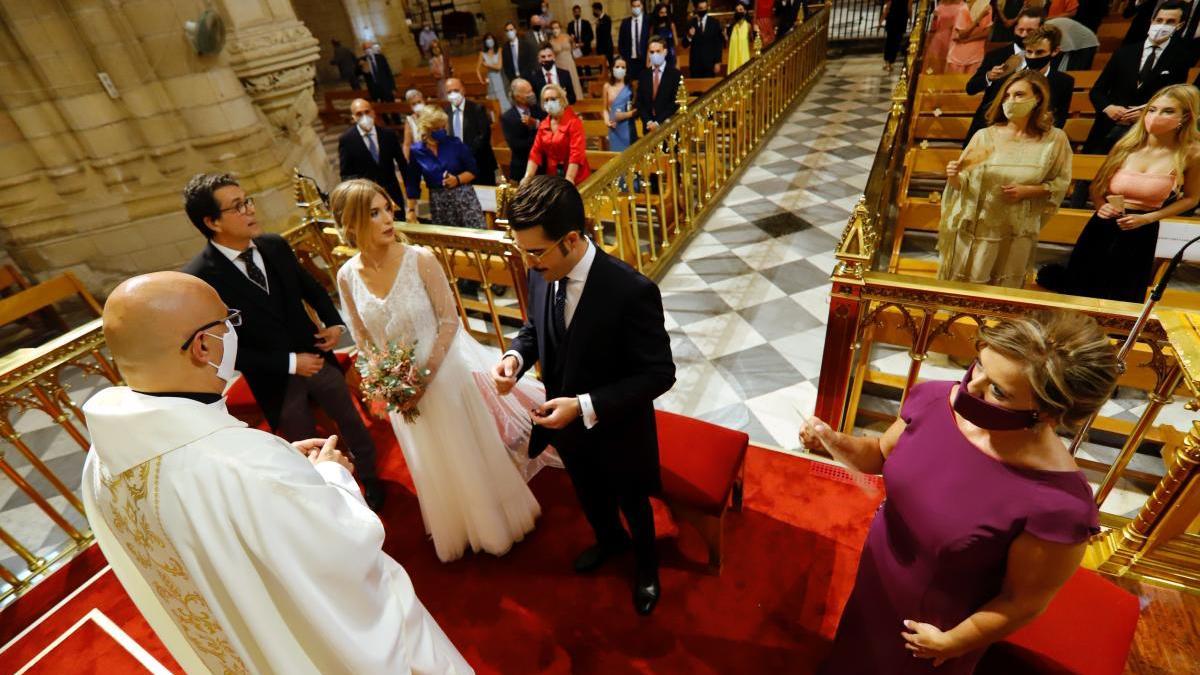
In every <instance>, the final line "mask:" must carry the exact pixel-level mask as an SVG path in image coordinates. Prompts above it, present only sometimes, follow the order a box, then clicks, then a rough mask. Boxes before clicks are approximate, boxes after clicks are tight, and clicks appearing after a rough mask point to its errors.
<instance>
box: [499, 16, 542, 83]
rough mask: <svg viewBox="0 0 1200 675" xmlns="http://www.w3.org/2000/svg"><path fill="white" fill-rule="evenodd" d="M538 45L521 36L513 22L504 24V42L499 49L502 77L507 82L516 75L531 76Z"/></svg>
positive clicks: (535, 64)
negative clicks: (501, 57) (502, 69)
mask: <svg viewBox="0 0 1200 675" xmlns="http://www.w3.org/2000/svg"><path fill="white" fill-rule="evenodd" d="M540 46H541V45H535V44H533V42H532V40H529V39H526V38H525V37H523V36H521V35H520V34H519V33H518V32H517V26H516V24H514V23H513V22H511V21H509V22H508V23H506V24H504V44H503V45H502V48H501V50H500V52H501V54H502V56H503V59H502V65H503V67H504V77H505V78H507V79H508V81H509V82H512V81H513V80H515V79H517V78H518V77H524V78H526V79H528V78H530V77H533V73H534V72H535V71H536V70H537V52H538V47H540Z"/></svg>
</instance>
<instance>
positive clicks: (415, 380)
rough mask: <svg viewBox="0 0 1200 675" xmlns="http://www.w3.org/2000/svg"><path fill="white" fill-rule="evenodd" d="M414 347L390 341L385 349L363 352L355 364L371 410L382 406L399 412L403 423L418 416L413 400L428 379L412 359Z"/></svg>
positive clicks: (425, 370) (414, 400) (425, 373)
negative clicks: (402, 417)
mask: <svg viewBox="0 0 1200 675" xmlns="http://www.w3.org/2000/svg"><path fill="white" fill-rule="evenodd" d="M416 347H417V344H416V343H415V342H414V343H413V344H411V345H406V344H403V343H397V342H392V343H389V344H388V345H387V347H386V348H384V349H377V348H373V347H369V348H367V349H364V350H363V352H362V353H361V354H360V355H359V357H358V360H357V362H356V364H355V365H356V368H357V369H358V374H359V375H360V376H361V377H362V384H361V388H362V392H363V396H365V397H366V399H367V401H368V402H370V403H371V404H373V405H372V407H376V406H379V407H383V408H384V409H386V410H388V411H389V412H395V413H400V414H401V415H403V416H404V421H405V422H408V423H410V424H411V423H412V422H414V421H415V420H416V419H417V418H418V417H420V415H421V412H420V411H419V410H417V406H416V401H417V399H419V398H420V395H421V393H422V391H424V389H425V385H426V383H427V380H428V378H429V375H430V372H429V369H427V368H419V367H418V366H417V364H416V361H415V360H414V358H413V357H414V354H415V353H416Z"/></svg>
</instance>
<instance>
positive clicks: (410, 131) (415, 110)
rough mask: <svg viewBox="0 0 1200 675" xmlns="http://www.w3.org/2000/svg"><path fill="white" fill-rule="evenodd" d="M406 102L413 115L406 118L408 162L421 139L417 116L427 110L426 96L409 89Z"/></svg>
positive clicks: (406, 152)
mask: <svg viewBox="0 0 1200 675" xmlns="http://www.w3.org/2000/svg"><path fill="white" fill-rule="evenodd" d="M404 102H405V103H407V104H408V105H409V107H411V108H412V114H411V115H409V116H407V117H405V118H404V160H405V161H408V158H409V152H410V150H411V149H412V144H413V143H414V142H416V140H417V139H418V138H420V137H421V134H420V133H419V132H418V131H417V115H418V114H419V113H420V112H421V110H423V109H424V108H425V94H422V93H421V92H420V91H419V90H417V89H409V90H408V91H406V92H404ZM389 194H390V193H389Z"/></svg>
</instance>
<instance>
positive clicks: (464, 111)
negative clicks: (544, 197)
mask: <svg viewBox="0 0 1200 675" xmlns="http://www.w3.org/2000/svg"><path fill="white" fill-rule="evenodd" d="M446 102H447V103H446V108H445V112H446V115H447V116H448V117H449V118H450V135H451V136H454V137H455V138H457V139H458V140H460V141H462V142H463V143H465V144H466V146H467V149H468V150H470V151H471V156H472V157H474V158H475V166H476V168H477V169H478V170H477V171H474V172H473V173H474V174H475V183H476V184H478V185H495V184H496V153H494V152H492V118H491V116H489V115H488V111H487V110H486V109H485V108H484V107H483V106H481V105H479V104H478V103H476V102H475V101H468V100H467V97H466V92H464V91H463V83H462V80H460V79H458V78H457V77H452V78H450V79H448V80H446Z"/></svg>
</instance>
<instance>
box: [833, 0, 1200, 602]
mask: <svg viewBox="0 0 1200 675" xmlns="http://www.w3.org/2000/svg"><path fill="white" fill-rule="evenodd" d="M929 4H930V3H929V2H928V0H922V1H921V3H920V5H919V7H918V10H917V12H918V15H917V20H916V23H915V26H914V31H913V37H912V40H911V43H910V47H909V52H908V54H907V58H906V59H905V61H904V63H903V64H902V70H901V77H900V80H899V82H898V83H897V84H896V87H895V89H894V90H893V94H892V108H891V111H890V113H889V116H888V120H887V124H886V126H885V128H884V134H883V137H882V139H881V140H880V144H879V150H878V152H877V154H876V157H875V162H874V165H873V166H872V168H871V171H870V174H869V179H868V186H867V189H866V191H865V194H864V196H863V197H862V199H861V200H860V201H859V203H858V205H857V206H856V207H855V209H854V211H853V213H852V214H851V216H850V219H849V222H848V223H847V226H846V229H845V230H844V231H843V234H842V238H841V241H840V242H839V244H838V248H837V251H836V257H837V261H838V262H837V264H836V266H835V268H834V270H833V274H832V288H831V292H830V304H829V315H828V325H827V330H826V337H825V349H824V355H823V359H822V363H821V375H820V380H819V383H818V390H817V405H816V414H817V415H818V416H820V417H821V418H823V419H825V420H826V421H828V422H830V424H831V425H833V426H834V427H835V428H839V429H842V430H850V429H853V428H854V427H855V426H856V423H859V422H864V421H866V418H874V419H872V420H871V421H880V422H882V421H885V420H884V418H885V417H887V415H885V414H883V413H879V412H872V411H870V410H865V409H862V410H860V403H861V402H862V396H863V390H864V386H866V385H871V386H872V387H873V388H876V389H878V390H883V391H888V390H890V391H893V392H897V393H898V395H899V397H900V398H901V399H903V397H904V396H905V395H906V394H907V392H908V391H909V389H910V388H911V387H912V386H913V385H914V384H916V383H917V382H918V381H919V380H920V377H921V370H922V366H923V365H924V364H925V362H926V361H927V358H928V357H929V355H930V354H934V353H939V354H946V355H949V356H950V358H952V359H957V360H959V361H960V362H961V361H963V360H967V359H969V358H971V357H972V356H973V355H974V353H975V350H974V342H975V336H976V334H977V329H978V327H979V326H980V325H982V324H984V323H986V322H990V321H994V320H997V319H1000V318H1003V317H1015V316H1021V315H1025V314H1027V313H1029V312H1030V311H1033V310H1036V309H1042V308H1062V309H1071V310H1076V311H1080V312H1083V313H1085V314H1089V315H1091V316H1093V317H1094V318H1096V319H1097V320H1098V321H1099V322H1100V324H1101V325H1102V326H1104V327H1105V329H1106V330H1107V331H1108V332H1109V334H1110V335H1112V337H1113V338H1114V340H1123V339H1124V338H1125V337H1126V336H1127V335H1128V332H1129V330H1130V328H1131V327H1132V325H1133V323H1134V320H1135V319H1136V317H1137V315H1138V313H1139V310H1140V307H1139V306H1138V305H1135V304H1130V303H1122V302H1110V301H1101V300H1092V299H1087V298H1080V297H1074V296H1065V295H1059V294H1053V293H1046V292H1041V291H1033V290H1022V289H1007V288H1000V287H995V286H986V285H977V284H962V283H954V282H945V281H938V280H936V279H930V278H926V277H917V276H905V275H899V274H892V273H888V272H887V271H886V270H883V269H881V264H882V263H881V260H880V258H881V255H880V254H881V252H882V251H887V250H890V242H889V241H887V240H888V238H889V237H890V236H891V232H892V229H893V228H892V226H893V224H894V222H895V219H896V215H897V212H896V208H895V204H896V201H897V200H896V196H897V189H898V186H899V180H900V176H901V174H902V173H903V171H902V169H903V162H904V157H905V153H906V150H907V149H908V148H907V146H906V139H907V137H908V134H907V133H906V132H907V128H908V126H909V124H910V123H911V119H912V113H913V98H914V96H913V93H914V91H913V89H914V88H913V87H912V86H911V82H912V81H915V74H916V73H918V72H919V71H920V69H921V65H920V64H921V54H922V52H923V50H924V38H925V31H924V27H925V26H926V25H927V21H926V17H927V15H928V11H929ZM1197 327H1200V318H1197V317H1195V316H1193V315H1190V314H1187V313H1185V312H1181V311H1173V310H1164V311H1160V312H1158V313H1157V315H1156V316H1155V317H1153V318H1152V319H1151V321H1150V322H1149V324H1148V325H1147V327H1146V329H1145V332H1144V333H1143V334H1142V336H1141V338H1140V339H1139V341H1138V343H1137V347H1136V348H1135V350H1134V351H1133V352H1132V353H1131V354H1130V358H1129V362H1128V369H1127V371H1126V372H1125V373H1124V374H1123V375H1122V378H1121V382H1120V383H1121V385H1122V386H1123V387H1130V388H1134V389H1138V390H1141V391H1143V392H1145V393H1146V396H1147V402H1146V406H1145V408H1144V410H1143V411H1142V412H1141V414H1140V415H1139V416H1138V419H1137V421H1136V422H1129V421H1126V420H1123V419H1118V418H1108V417H1099V418H1098V419H1097V421H1096V424H1095V426H1094V428H1093V430H1092V432H1091V437H1092V439H1099V438H1101V437H1103V438H1104V439H1105V440H1106V441H1108V442H1109V443H1112V440H1111V439H1114V438H1115V439H1117V441H1116V443H1117V444H1118V445H1119V446H1120V448H1119V450H1118V451H1117V453H1116V456H1115V459H1113V460H1112V461H1111V462H1103V461H1097V460H1094V459H1086V458H1082V457H1080V458H1078V461H1079V463H1080V465H1081V467H1083V468H1084V469H1088V470H1092V471H1095V472H1099V474H1100V475H1103V478H1101V479H1100V480H1099V485H1098V487H1097V490H1096V501H1097V503H1098V504H1101V505H1102V518H1101V521H1102V524H1103V525H1104V531H1103V532H1101V533H1100V534H1098V535H1096V536H1095V537H1094V538H1093V539H1092V542H1091V545H1090V546H1089V550H1088V555H1087V558H1086V559H1085V564H1086V565H1087V566H1089V567H1092V568H1096V569H1099V570H1101V571H1103V572H1107V573H1111V574H1116V575H1122V574H1131V575H1136V576H1139V577H1142V578H1146V579H1148V580H1152V581H1157V582H1160V583H1166V584H1170V585H1177V586H1182V587H1186V588H1190V589H1193V590H1200V521H1198V520H1197V516H1198V515H1200V469H1198V468H1197V467H1198V466H1200V420H1193V421H1192V422H1191V424H1190V428H1189V429H1187V430H1186V433H1185V432H1183V431H1180V430H1175V429H1174V428H1173V427H1171V426H1169V425H1166V424H1159V423H1158V421H1157V418H1158V416H1159V413H1160V412H1161V411H1162V409H1163V408H1164V407H1165V406H1166V405H1168V403H1170V402H1171V401H1172V400H1173V399H1179V398H1182V399H1183V400H1186V401H1187V402H1188V403H1187V408H1188V409H1189V410H1196V409H1197V408H1200V398H1198V396H1200V332H1198V330H1197ZM875 346H890V347H899V348H901V349H903V350H905V351H907V353H908V357H909V361H908V364H909V366H908V368H907V372H905V373H903V374H895V373H886V372H880V371H878V370H874V369H873V367H872V349H873V347H875ZM1144 443H1150V444H1155V445H1159V446H1161V448H1162V455H1163V461H1164V469H1165V470H1164V474H1163V475H1161V476H1160V475H1157V474H1154V473H1149V472H1141V471H1135V470H1131V469H1130V468H1129V465H1130V460H1131V459H1132V458H1133V456H1134V454H1135V453H1136V452H1137V450H1138V449H1139V447H1141V446H1142V445H1143V444H1144ZM1126 481H1128V483H1127V482H1126ZM1130 483H1133V484H1141V485H1145V486H1147V488H1148V489H1147V492H1149V497H1148V498H1147V499H1146V500H1145V502H1144V504H1141V505H1140V506H1135V507H1133V508H1134V511H1135V514H1134V515H1133V517H1128V512H1126V513H1115V512H1108V511H1110V510H1113V509H1108V510H1106V509H1104V508H1103V507H1104V506H1105V505H1107V504H1108V503H1109V502H1108V498H1109V497H1110V496H1111V495H1112V493H1113V491H1114V490H1115V489H1117V488H1118V487H1119V486H1121V485H1129V484H1130ZM1118 502H1119V500H1113V502H1112V503H1113V504H1116V503H1118ZM1121 510H1122V511H1123V510H1124V509H1121Z"/></svg>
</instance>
